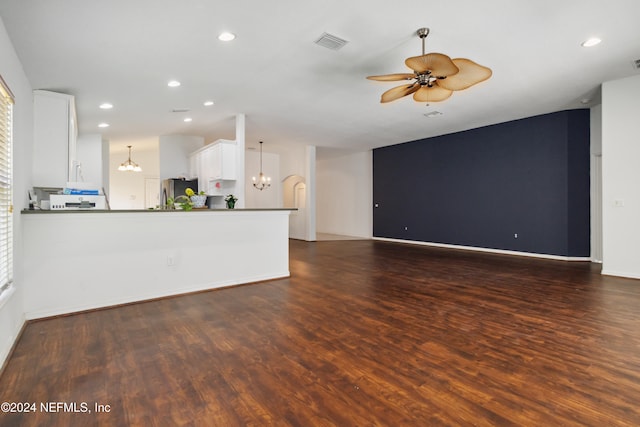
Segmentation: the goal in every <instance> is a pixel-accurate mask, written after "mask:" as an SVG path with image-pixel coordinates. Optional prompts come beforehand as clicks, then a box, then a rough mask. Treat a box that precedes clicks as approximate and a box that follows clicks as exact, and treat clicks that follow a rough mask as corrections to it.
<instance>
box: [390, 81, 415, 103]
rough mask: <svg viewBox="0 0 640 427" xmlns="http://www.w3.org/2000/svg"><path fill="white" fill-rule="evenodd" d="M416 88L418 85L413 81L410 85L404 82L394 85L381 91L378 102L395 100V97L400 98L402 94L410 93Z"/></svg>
mask: <svg viewBox="0 0 640 427" xmlns="http://www.w3.org/2000/svg"><path fill="white" fill-rule="evenodd" d="M418 89H420V85H419V84H415V83H414V84H412V85H406V84H405V85H402V86H396V87H394V88H392V89H389V90H388V91H386V92H385V93H383V94H382V97H381V98H380V102H382V103H385V102H391V101H395V100H396V99H399V98H402V97H403V96H407V95H411V94H412V93H413V92H415V91H417V90H418Z"/></svg>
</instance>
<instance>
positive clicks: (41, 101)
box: [33, 90, 78, 187]
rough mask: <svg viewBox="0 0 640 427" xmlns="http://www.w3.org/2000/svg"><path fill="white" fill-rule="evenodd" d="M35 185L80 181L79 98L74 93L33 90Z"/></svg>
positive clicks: (57, 184) (54, 185) (55, 185)
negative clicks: (77, 140) (78, 152)
mask: <svg viewBox="0 0 640 427" xmlns="http://www.w3.org/2000/svg"><path fill="white" fill-rule="evenodd" d="M33 114H34V118H33V140H34V147H33V148H34V150H33V185H35V186H38V187H65V186H66V183H67V182H68V181H76V179H75V174H76V171H75V170H74V169H75V160H76V139H77V137H78V130H77V123H76V111H75V100H74V97H73V96H71V95H66V94H62V93H56V92H50V91H46V90H35V91H33Z"/></svg>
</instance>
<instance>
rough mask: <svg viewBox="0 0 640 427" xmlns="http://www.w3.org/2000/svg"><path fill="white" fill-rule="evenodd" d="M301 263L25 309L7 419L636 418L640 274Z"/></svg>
mask: <svg viewBox="0 0 640 427" xmlns="http://www.w3.org/2000/svg"><path fill="white" fill-rule="evenodd" d="M247 262H251V260H247ZM213 267H215V266H212V268H213ZM291 273H292V274H291V278H288V279H283V280H274V281H270V282H264V283H258V284H253V285H246V286H239V287H235V288H227V289H221V290H215V291H211V292H204V293H198V294H191V295H185V296H180V297H175V298H168V299H163V300H158V301H152V302H147V303H141V304H133V305H128V306H123V307H118V308H114V309H108V310H101V311H95V312H89V313H83V314H78V315H73V316H66V317H59V318H54V319H48V320H43V321H37V322H31V323H29V324H28V325H27V326H26V328H25V330H24V333H23V335H22V337H21V339H20V341H19V342H18V344H17V346H16V348H15V351H14V353H13V356H12V358H11V359H10V361H9V363H8V364H7V366H6V369H5V371H4V372H3V374H2V377H1V378H0V396H1V397H0V401H2V402H20V403H25V402H30V403H36V405H37V408H36V411H35V412H31V413H0V426H38V427H41V426H83V427H84V426H145V427H148V426H270V425H274V426H288V425H291V426H465V425H469V426H471V425H473V426H638V425H640V281H638V280H630V279H621V278H613V277H606V276H601V275H600V272H599V266H597V265H591V264H589V263H567V262H561V261H548V260H538V259H529V258H523V257H510V256H502V255H490V254H482V253H473V252H463V251H455V250H446V249H436V248H428V247H420V246H409V245H402V244H395V243H388V242H376V241H335V242H316V243H307V242H301V241H292V242H291ZM47 402H49V403H47ZM51 402H53V403H51ZM55 402H63V403H67V405H68V406H67V408H65V407H64V405H62V406H61V404H59V403H55ZM73 403H75V404H76V407H75V408H74V407H73V406H69V405H70V404H73ZM42 404H45V405H49V406H48V408H49V409H50V408H51V407H53V408H54V409H57V410H58V411H59V412H56V413H52V412H46V411H44V410H43V408H42V407H41V405H42ZM95 404H99V405H104V406H103V407H102V409H103V412H99V413H97V412H96V411H95V409H96V406H95ZM84 405H86V406H84ZM107 405H108V407H107ZM65 409H67V410H69V409H76V410H77V411H78V412H65ZM84 409H87V412H82V411H83V410H84ZM107 409H108V412H105V411H106V410H107ZM89 410H90V412H89Z"/></svg>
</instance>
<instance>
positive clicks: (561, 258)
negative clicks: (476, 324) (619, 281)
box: [373, 237, 591, 261]
mask: <svg viewBox="0 0 640 427" xmlns="http://www.w3.org/2000/svg"><path fill="white" fill-rule="evenodd" d="M373 240H382V241H385V242H395V243H408V244H411V245H421V246H432V247H436V248H447V249H462V250H465V251H475V252H488V253H493V254H502V255H517V256H525V257H531V258H544V259H553V260H558V261H591V258H590V257H567V256H560V255H548V254H536V253H531V252H518V251H507V250H503V249H490V248H478V247H475V246H462V245H449V244H446V243H432V242H419V241H416V240H401V239H389V238H387V237H373Z"/></svg>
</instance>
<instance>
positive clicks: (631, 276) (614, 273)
mask: <svg viewBox="0 0 640 427" xmlns="http://www.w3.org/2000/svg"><path fill="white" fill-rule="evenodd" d="M600 274H602V275H603V276H616V277H625V278H627V279H640V275H638V274H633V273H625V272H624V271H614V270H602V271H601V272H600Z"/></svg>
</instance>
